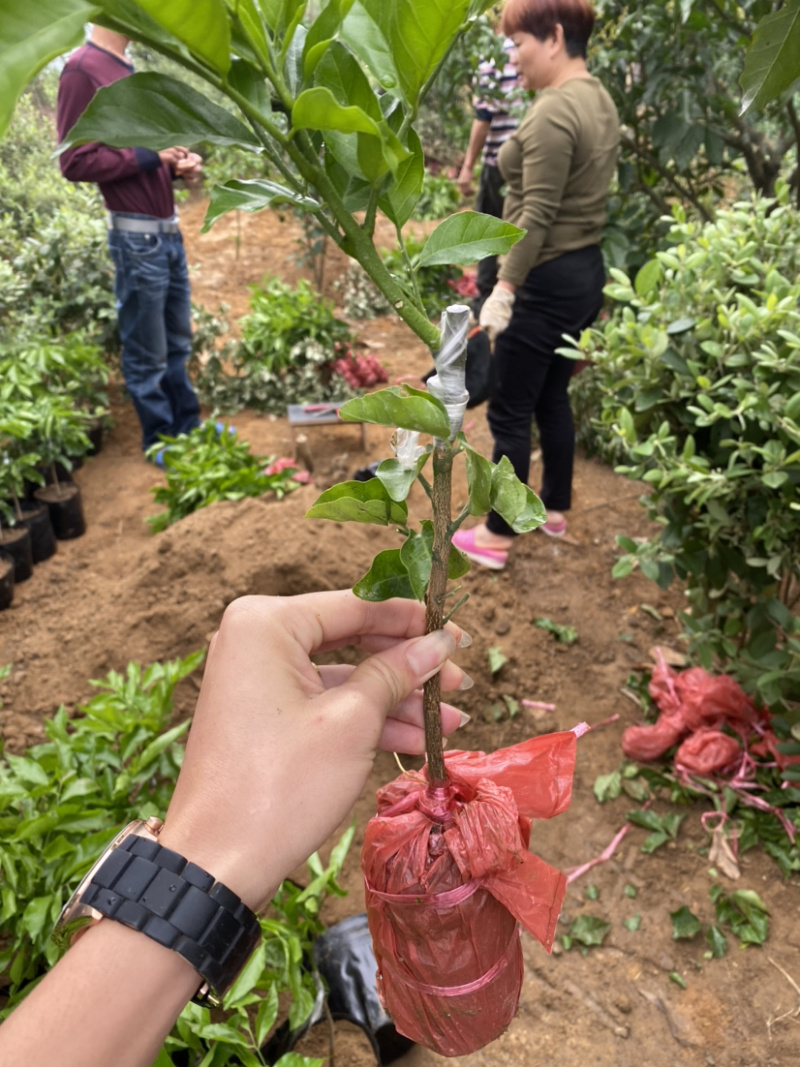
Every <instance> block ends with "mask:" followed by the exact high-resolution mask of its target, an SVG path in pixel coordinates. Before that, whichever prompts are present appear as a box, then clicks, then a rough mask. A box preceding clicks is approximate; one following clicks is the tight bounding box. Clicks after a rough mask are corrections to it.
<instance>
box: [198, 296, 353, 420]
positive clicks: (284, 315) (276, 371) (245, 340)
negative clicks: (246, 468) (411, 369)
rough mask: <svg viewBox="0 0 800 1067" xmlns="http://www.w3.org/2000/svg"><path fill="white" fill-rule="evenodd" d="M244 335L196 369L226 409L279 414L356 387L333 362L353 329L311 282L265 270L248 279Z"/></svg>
mask: <svg viewBox="0 0 800 1067" xmlns="http://www.w3.org/2000/svg"><path fill="white" fill-rule="evenodd" d="M250 291H251V299H250V313H249V314H248V315H247V316H246V317H245V318H244V319H243V320H242V323H241V330H242V339H241V341H240V342H239V343H238V345H232V346H228V347H226V348H224V349H223V350H221V351H216V350H212V352H211V354H210V356H209V358H208V360H207V362H206V363H205V365H204V366H202V367H201V368H200V369H199V370H198V371H197V373H196V376H195V381H196V385H197V388H198V391H199V393H200V395H201V397H202V398H203V399H204V400H205V401H206V402H207V403H209V404H210V405H211V406H212V407H213V408H215V409H216V410H220V411H235V410H240V409H241V408H242V407H250V408H254V409H255V410H256V411H263V412H268V413H272V414H276V415H285V414H286V405H287V404H303V403H322V402H334V401H335V402H341V401H343V400H346V399H348V398H349V397H352V396H354V395H356V393H357V390H355V389H352V388H351V387H350V386H348V384H347V383H346V381H345V380H344V378H342V377H341V376H340V375H339V374H336V373H334V370H333V364H334V362H335V361H336V360H337V358H338V357H339V353H340V351H343V350H344V349H345V348H346V347H347V346H348V345H349V343H350V329H349V327H348V326H347V324H346V323H345V322H342V320H341V319H337V318H336V316H335V315H334V314H333V305H332V304H331V303H330V301H328V300H325V299H323V298H322V297H321V296H320V295H319V293H317V292H316V291H315V290H314V289H313V288H312V287H311V286H310V285H309V283H308V282H306V281H304V280H303V279H301V280H300V281H299V282H298V284H297V286H295V287H292V286H290V285H286V284H284V283H283V282H282V281H280V280H279V279H278V278H266V279H265V280H264V282H263V283H262V284H261V285H254V286H251V287H250Z"/></svg>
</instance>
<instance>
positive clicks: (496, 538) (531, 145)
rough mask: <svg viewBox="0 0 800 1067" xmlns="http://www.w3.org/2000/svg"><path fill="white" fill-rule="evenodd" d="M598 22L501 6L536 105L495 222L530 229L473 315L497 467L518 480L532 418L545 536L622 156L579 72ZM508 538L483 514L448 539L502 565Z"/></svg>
mask: <svg viewBox="0 0 800 1067" xmlns="http://www.w3.org/2000/svg"><path fill="white" fill-rule="evenodd" d="M593 25H594V12H593V10H592V7H591V5H590V4H589V3H588V0H509V2H508V3H507V4H506V7H505V9H504V11H503V32H504V33H506V34H507V35H508V36H509V37H510V38H511V39H512V41H513V42H514V51H513V52H512V53H511V62H512V63H513V64H514V65H515V66H516V68H517V71H518V73H519V77H520V83H521V85H522V86H523V88H526V89H530V90H535V91H536V97H535V99H534V101H533V103H532V105H531V107H530V109H529V110H528V113H527V115H526V116H525V118H524V119H523V121H522V123H521V124H520V126H519V129H518V130H517V131H516V133H515V134H514V135H513V136H512V137H511V138H510V139H509V140H508V141H507V142H506V144H505V145H504V146H503V148H502V149H501V151H500V155H499V157H498V166H499V167H500V171H501V173H502V175H503V178H504V179H505V180H506V182H507V183H508V191H507V194H506V202H505V209H504V212H503V217H504V219H505V220H506V221H507V222H512V223H514V224H515V225H516V226H519V227H521V228H522V229H524V230H525V231H526V234H525V236H524V237H523V238H522V240H521V241H519V242H518V243H517V244H516V245H515V246H514V247H513V248H512V249H511V251H510V252H509V253H508V255H506V256H505V257H504V258H503V259H502V260H501V266H500V270H499V274H498V282H497V285H496V286H495V289H494V291H493V292H492V294H491V295H490V297H489V298H488V300H487V301H486V303H485V304H484V306H483V309H482V311H481V325H482V326H483V327H484V328H485V329H486V330H487V332H488V333H489V336H490V338H491V339H492V340H493V341H494V342H495V365H496V371H497V386H496V391H495V393H494V395H493V397H492V399H491V401H490V403H489V412H488V416H489V425H490V427H491V430H492V435H493V437H494V442H495V446H494V457H493V458H494V460H495V462H497V461H499V460H500V458H501V457H502V456H508V458H509V460H510V461H511V463H512V465H513V467H514V471H515V473H516V475H517V477H518V478H519V479H520V480H521V481H522V482H526V481H527V479H528V472H529V467H530V448H531V432H530V431H531V419H532V418H535V419H536V422H537V425H538V427H539V434H540V438H541V446H542V459H543V467H544V472H543V478H542V487H541V497H542V502H543V503H544V505H545V507H546V508H547V523H546V525H545V526H544V527H543V529H544V532H545V533H548V534H550V535H551V536H554V537H560V536H563V534H564V533H565V532H566V526H567V524H566V519H565V517H564V512H565V511H567V510H568V509H569V507H570V502H571V500H570V496H571V488H572V466H573V457H574V451H575V429H574V425H573V422H572V414H571V411H570V404H569V397H568V394H567V386H568V384H569V379H570V375H571V372H572V368H573V363H572V361H571V360H569V359H567V358H565V357H564V356H560V355H558V354H557V353H556V349H558V348H559V347H561V346H562V345H563V344H564V340H563V336H564V334H570V335H572V336H575V335H577V334H579V333H580V332H581V330H583V329H585V327H587V326H588V325H589V324H590V323H591V322H593V320H594V319H595V318H596V317H597V314H598V312H599V311H600V308H601V306H602V300H603V293H602V291H603V285H604V283H605V272H604V268H603V259H602V255H601V253H600V247H599V241H600V237H601V233H602V229H603V225H604V222H605V216H606V201H607V198H608V188H609V184H610V182H611V178H612V176H613V174H614V171H615V168H616V162H617V154H618V149H619V119H618V116H617V111H616V108H615V106H614V103H613V101H612V100H611V97H610V96H609V95H608V93H607V92H606V90H605V89H604V88H603V86H602V85H601V84H600V82H599V81H598V80H597V79H596V78H594V77H592V75H590V74H589V72H588V70H587V68H586V58H585V57H586V44H587V41H588V39H589V35H590V33H591V31H592V28H593ZM513 537H514V533H513V531H512V529H511V528H510V527H509V526H508V525H507V524H506V523H505V522H504V521H503V519H501V518H500V516H499V515H497V514H495V513H494V512H491V513H490V514H489V516H488V517H487V519H486V522H485V523H484V524H482V525H479V526H476V527H473V528H472V529H470V530H463V531H459V532H458V534H456V536H455V538H454V539H453V540H454V543H455V544H456V546H457V547H458V548H460V549H461V551H462V552H465V553H466V555H468V556H469V557H470V559H473V560H475V561H476V562H478V563H481V564H483V565H484V566H487V567H491V568H493V569H497V570H499V569H501V568H502V567H504V566H505V563H506V560H507V558H508V549H509V548H510V547H511V544H512V541H513Z"/></svg>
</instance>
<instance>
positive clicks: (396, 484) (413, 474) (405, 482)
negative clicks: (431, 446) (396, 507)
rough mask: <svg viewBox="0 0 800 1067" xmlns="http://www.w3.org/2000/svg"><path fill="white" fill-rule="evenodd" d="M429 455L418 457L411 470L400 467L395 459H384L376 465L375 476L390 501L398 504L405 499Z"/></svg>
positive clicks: (427, 453)
mask: <svg viewBox="0 0 800 1067" xmlns="http://www.w3.org/2000/svg"><path fill="white" fill-rule="evenodd" d="M429 455H430V453H429V452H426V453H425V454H424V455H422V456H420V457H419V459H418V460H417V463H416V466H414V467H412V468H411V470H407V469H406V468H405V467H401V466H400V461H399V460H397V459H384V460H382V461H381V462H380V463H379V464H378V469H377V471H376V472H375V475H376V477H377V478H379V479H380V481H381V482H382V483H383V485H384V487H385V488H386V492H387V493H388V494H389V496H390V497H391V498H392V500H396V501H398V502H400V501H402V500H405V499H406V497H407V496H408V494H409V493H410V492H411V486H412V485H413V484H414V482H415V481H416V480H417V475H418V474H419V472H420V471H421V470H422V468H423V467H424V466H425V463H426V462H427V460H428V456H429Z"/></svg>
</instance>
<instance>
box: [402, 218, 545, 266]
mask: <svg viewBox="0 0 800 1067" xmlns="http://www.w3.org/2000/svg"><path fill="white" fill-rule="evenodd" d="M524 236H525V231H524V230H520V229H519V227H517V226H512V225H511V223H510V222H503V221H502V220H501V219H496V218H495V217H494V216H493V215H482V214H479V213H478V212H477V211H459V212H457V213H456V214H455V215H450V217H449V218H446V219H445V220H444V222H440V223H439V225H438V226H437V227H436V229H435V230H434V231H433V233H432V234H431V235H430V237H429V238H428V240H427V241H426V242H425V244H424V245H423V248H422V251H421V252H420V254H419V259H418V260H417V269H419V268H420V267H433V266H436V265H439V264H446V265H448V266H450V265H454V264H455V265H460V266H468V265H469V264H471V263H477V262H478V261H479V260H481V259H485V258H486V256H499V255H502V254H503V253H505V252H507V251H508V250H509V248H511V247H512V245H515V244H516V243H517V241H519V240H520V239H521V238H522V237H524Z"/></svg>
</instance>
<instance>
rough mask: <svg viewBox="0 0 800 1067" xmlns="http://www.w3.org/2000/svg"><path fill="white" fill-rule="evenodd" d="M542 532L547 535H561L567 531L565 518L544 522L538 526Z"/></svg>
mask: <svg viewBox="0 0 800 1067" xmlns="http://www.w3.org/2000/svg"><path fill="white" fill-rule="evenodd" d="M539 529H540V530H541V531H542V533H544V534H547V536H548V537H563V536H564V534H565V533H566V532H567V520H566V519H560V520H559V521H558V522H544V523H542V525H541V526H540V527H539Z"/></svg>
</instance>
